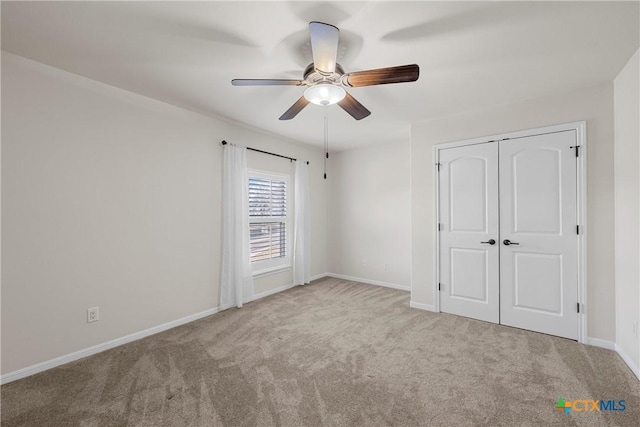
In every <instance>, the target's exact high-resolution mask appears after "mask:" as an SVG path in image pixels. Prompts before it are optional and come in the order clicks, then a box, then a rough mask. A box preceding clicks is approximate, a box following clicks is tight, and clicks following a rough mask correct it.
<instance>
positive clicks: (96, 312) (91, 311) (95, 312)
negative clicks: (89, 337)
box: [87, 307, 100, 323]
mask: <svg viewBox="0 0 640 427" xmlns="http://www.w3.org/2000/svg"><path fill="white" fill-rule="evenodd" d="M98 320H100V308H99V307H91V308H88V309H87V323H91V322H97V321H98Z"/></svg>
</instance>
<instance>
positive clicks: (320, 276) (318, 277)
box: [309, 273, 329, 282]
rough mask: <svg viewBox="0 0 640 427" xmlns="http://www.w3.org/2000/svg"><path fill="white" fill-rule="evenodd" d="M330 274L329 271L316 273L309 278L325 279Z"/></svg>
mask: <svg viewBox="0 0 640 427" xmlns="http://www.w3.org/2000/svg"><path fill="white" fill-rule="evenodd" d="M328 276H329V273H320V274H316V275H315V276H311V278H310V279H309V280H311V281H312V282H313V281H314V280H318V279H323V278H325V277H328Z"/></svg>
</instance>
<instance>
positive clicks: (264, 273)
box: [253, 265, 293, 279]
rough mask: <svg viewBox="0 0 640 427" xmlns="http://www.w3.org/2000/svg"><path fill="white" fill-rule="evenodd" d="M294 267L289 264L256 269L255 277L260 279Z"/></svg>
mask: <svg viewBox="0 0 640 427" xmlns="http://www.w3.org/2000/svg"><path fill="white" fill-rule="evenodd" d="M292 268H293V267H292V266H291V265H287V266H284V267H283V266H278V267H271V268H265V269H262V270H258V271H254V272H253V278H254V279H259V278H261V277H266V276H272V275H274V274H278V273H283V272H285V271H289V270H291V269H292Z"/></svg>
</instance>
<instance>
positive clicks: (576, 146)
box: [569, 145, 580, 157]
mask: <svg viewBox="0 0 640 427" xmlns="http://www.w3.org/2000/svg"><path fill="white" fill-rule="evenodd" d="M569 148H575V149H576V157H578V156H580V146H579V145H572V146H571V147H569Z"/></svg>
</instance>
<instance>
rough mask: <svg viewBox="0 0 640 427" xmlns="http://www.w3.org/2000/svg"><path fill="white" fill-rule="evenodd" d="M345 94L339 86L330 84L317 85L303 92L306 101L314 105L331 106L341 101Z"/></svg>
mask: <svg viewBox="0 0 640 427" xmlns="http://www.w3.org/2000/svg"><path fill="white" fill-rule="evenodd" d="M346 94H347V92H345V90H344V89H343V88H341V87H340V86H335V85H332V84H326V83H322V84H318V85H315V86H311V87H310V88H308V89H307V90H305V91H304V97H305V98H306V100H307V101H309V102H311V103H312V104H316V105H331V104H335V103H337V102H340V101H342V99H343V98H344V97H345V95H346Z"/></svg>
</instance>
